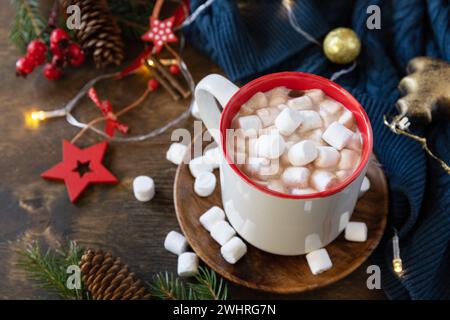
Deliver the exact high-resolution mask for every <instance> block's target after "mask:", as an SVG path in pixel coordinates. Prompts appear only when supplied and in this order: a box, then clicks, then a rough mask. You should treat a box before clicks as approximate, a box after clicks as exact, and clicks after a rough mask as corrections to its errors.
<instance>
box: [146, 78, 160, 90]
mask: <svg viewBox="0 0 450 320" xmlns="http://www.w3.org/2000/svg"><path fill="white" fill-rule="evenodd" d="M148 87H149V88H150V89H151V90H156V89H158V87H159V82H158V81H156V80H155V79H150V80H148Z"/></svg>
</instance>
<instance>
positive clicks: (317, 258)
mask: <svg viewBox="0 0 450 320" xmlns="http://www.w3.org/2000/svg"><path fill="white" fill-rule="evenodd" d="M306 261H308V265H309V269H310V270H311V272H312V274H314V275H316V274H319V273H322V272H324V271H326V270H328V269H330V268H331V267H332V266H333V263H332V262H331V260H330V256H329V255H328V252H327V250H325V249H323V248H322V249H319V250H315V251H311V252H310V253H308V254H307V255H306Z"/></svg>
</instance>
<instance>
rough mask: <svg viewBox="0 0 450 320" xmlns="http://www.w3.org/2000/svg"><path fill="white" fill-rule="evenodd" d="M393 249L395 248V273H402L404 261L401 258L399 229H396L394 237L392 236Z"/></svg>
mask: <svg viewBox="0 0 450 320" xmlns="http://www.w3.org/2000/svg"><path fill="white" fill-rule="evenodd" d="M392 249H393V251H394V252H393V257H394V258H393V259H392V267H393V269H394V271H395V273H398V274H401V273H402V272H403V263H402V259H401V258H400V245H399V238H398V235H397V230H396V229H394V237H393V238H392Z"/></svg>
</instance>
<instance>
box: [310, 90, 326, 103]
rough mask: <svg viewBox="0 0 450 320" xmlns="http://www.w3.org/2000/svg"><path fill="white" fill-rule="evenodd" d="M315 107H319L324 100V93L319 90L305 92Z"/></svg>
mask: <svg viewBox="0 0 450 320" xmlns="http://www.w3.org/2000/svg"><path fill="white" fill-rule="evenodd" d="M305 94H306V96H307V97H309V98H310V99H311V100H312V102H313V103H314V104H315V105H319V104H320V103H321V102H322V101H323V99H325V93H324V92H323V91H322V90H320V89H312V90H308V91H306V92H305Z"/></svg>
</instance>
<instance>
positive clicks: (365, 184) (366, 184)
mask: <svg viewBox="0 0 450 320" xmlns="http://www.w3.org/2000/svg"><path fill="white" fill-rule="evenodd" d="M369 189H370V180H369V178H367V176H365V177H364V179H363V182H362V184H361V189H360V190H359V194H358V198H361V197H362V196H363V195H365V194H366V192H367V191H369Z"/></svg>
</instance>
